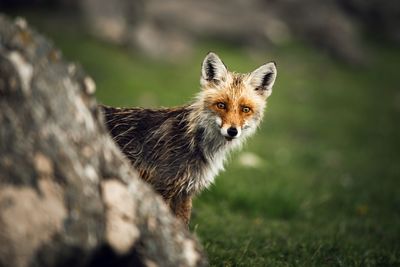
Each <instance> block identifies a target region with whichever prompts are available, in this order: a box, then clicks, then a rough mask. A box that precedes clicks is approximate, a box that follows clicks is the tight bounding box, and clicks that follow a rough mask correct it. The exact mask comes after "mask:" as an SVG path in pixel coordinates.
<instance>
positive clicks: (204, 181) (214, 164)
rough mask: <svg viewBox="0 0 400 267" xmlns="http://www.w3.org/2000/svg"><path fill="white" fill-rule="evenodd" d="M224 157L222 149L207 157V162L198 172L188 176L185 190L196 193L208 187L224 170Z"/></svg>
mask: <svg viewBox="0 0 400 267" xmlns="http://www.w3.org/2000/svg"><path fill="white" fill-rule="evenodd" d="M225 158H226V153H225V152H223V151H221V152H219V153H216V154H215V155H213V156H211V157H207V164H205V165H204V166H203V167H202V168H201V170H200V171H199V173H198V174H197V175H192V176H191V177H189V179H188V181H189V182H188V184H187V186H186V192H187V193H189V194H191V193H194V194H196V193H199V192H201V191H202V190H204V189H206V188H208V187H209V186H210V185H211V184H212V183H213V182H214V179H215V177H216V176H217V175H218V173H219V172H220V171H222V170H224V162H225Z"/></svg>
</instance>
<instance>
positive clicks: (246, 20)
mask: <svg viewBox="0 0 400 267" xmlns="http://www.w3.org/2000/svg"><path fill="white" fill-rule="evenodd" d="M0 12H2V13H6V14H8V15H10V16H12V17H17V16H22V17H25V18H26V19H27V21H28V23H29V24H30V25H31V26H33V27H34V28H35V29H37V30H38V31H39V32H41V33H44V34H45V35H46V36H47V37H48V38H50V39H51V40H53V42H54V43H55V45H56V46H57V47H59V48H60V49H61V51H62V52H63V54H64V57H65V58H66V59H67V60H68V61H74V62H79V63H80V64H81V65H83V67H84V69H85V70H86V72H87V73H89V74H90V75H91V76H92V77H93V78H94V80H95V81H96V84H97V93H96V94H97V98H98V101H99V102H101V103H104V104H108V105H114V106H144V107H159V106H174V105H181V104H183V103H186V102H188V101H191V100H192V99H193V95H194V94H195V93H196V92H197V91H198V90H199V76H200V64H201V62H202V60H203V57H204V56H205V55H206V53H207V52H208V51H214V52H216V53H217V54H219V56H220V57H221V58H222V59H223V60H224V62H225V64H226V65H227V66H228V68H229V69H231V70H235V71H238V72H250V71H252V70H254V69H255V68H257V67H258V66H259V65H261V64H263V63H265V62H267V61H271V60H274V61H276V62H277V65H278V77H277V81H276V83H275V87H274V91H273V94H272V97H271V98H269V103H268V109H267V112H266V117H265V121H264V123H263V125H262V127H261V129H260V130H259V132H258V133H257V134H256V136H255V137H254V138H251V139H250V140H249V141H248V143H247V144H246V145H245V146H244V148H243V150H241V151H240V152H237V153H235V154H233V155H232V157H231V159H230V161H229V162H228V164H226V169H227V170H226V171H225V172H223V173H222V174H220V175H219V177H218V178H217V179H216V183H215V185H213V186H212V187H211V188H210V189H209V190H208V191H207V192H204V193H202V194H201V195H200V196H198V197H197V199H196V201H195V203H194V210H193V220H192V223H191V230H192V231H193V232H195V233H196V234H197V235H198V236H199V238H200V240H201V242H202V244H203V246H204V247H205V249H206V251H207V253H208V255H209V258H210V262H211V264H212V265H213V266H400V242H399V240H400V126H399V122H400V116H399V115H400V83H399V74H398V72H399V67H400V64H399V63H400V49H399V48H400V1H396V0H386V1H384V0H326V1H318V0H304V1H295V0H232V1H222V0H213V1H212V0H204V1H195V0H170V1H162V0H148V1H144V0H137V1H133V0H114V1H108V0H30V1H28V0H0Z"/></svg>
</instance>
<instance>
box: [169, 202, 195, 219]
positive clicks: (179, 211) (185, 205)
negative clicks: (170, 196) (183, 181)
mask: <svg viewBox="0 0 400 267" xmlns="http://www.w3.org/2000/svg"><path fill="white" fill-rule="evenodd" d="M171 204H172V205H171V209H172V211H173V212H174V214H175V216H176V217H178V218H179V219H180V220H182V222H184V223H185V224H186V225H189V222H190V214H191V212H192V197H191V196H179V197H176V198H175V199H174V200H173V201H171Z"/></svg>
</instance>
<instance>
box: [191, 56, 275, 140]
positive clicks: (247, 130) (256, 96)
mask: <svg viewBox="0 0 400 267" xmlns="http://www.w3.org/2000/svg"><path fill="white" fill-rule="evenodd" d="M276 74H277V70H276V65H275V63H274V62H269V63H266V64H264V65H262V66H260V67H259V68H257V69H256V70H254V71H253V72H251V73H247V74H240V73H235V72H230V71H228V69H227V68H226V66H225V64H224V63H223V62H222V60H221V59H220V58H219V57H218V56H217V55H216V54H215V53H211V52H210V53H208V54H207V56H206V57H205V59H204V61H203V64H202V67H201V78H200V84H201V92H200V94H199V96H198V100H199V102H200V103H201V105H202V112H203V114H204V113H206V116H207V118H208V122H207V123H208V124H209V123H210V122H211V123H212V124H213V127H214V128H215V129H216V130H217V131H219V133H220V134H221V135H222V136H223V137H224V138H225V139H226V140H228V141H231V140H234V139H241V138H243V137H246V136H248V135H250V134H251V133H253V132H254V131H255V130H256V128H257V126H258V125H259V123H260V122H261V119H262V117H263V113H264V108H265V106H266V100H267V98H268V97H269V96H270V95H271V93H272V87H273V85H274V82H275V78H276ZM210 120H211V121H210Z"/></svg>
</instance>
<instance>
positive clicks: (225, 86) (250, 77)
mask: <svg viewBox="0 0 400 267" xmlns="http://www.w3.org/2000/svg"><path fill="white" fill-rule="evenodd" d="M276 76H277V69H276V63H275V62H273V61H271V62H268V63H266V64H264V65H262V66H260V67H258V68H257V69H255V70H254V71H252V72H250V73H245V74H242V73H236V72H231V71H229V70H228V69H227V67H226V65H225V64H224V63H223V62H222V60H221V59H220V58H219V56H218V55H217V54H215V53H213V52H209V53H208V54H207V55H206V57H205V58H204V60H203V62H202V65H201V75H200V92H199V93H198V94H197V95H196V96H195V98H194V100H192V101H191V102H189V103H188V104H185V105H182V106H179V107H172V108H157V109H149V108H139V107H130V108H116V107H110V106H106V105H101V110H102V112H103V114H104V117H105V123H106V127H107V129H108V131H109V133H110V135H111V137H112V138H113V140H114V141H115V142H116V144H117V145H118V146H119V148H120V149H121V151H122V152H123V154H124V155H125V156H126V157H127V158H128V160H129V161H130V162H131V164H132V166H133V167H134V169H136V170H137V172H138V173H139V176H140V178H141V179H143V180H144V181H146V182H147V183H149V184H150V185H151V186H152V187H153V189H154V190H155V191H156V192H158V193H159V194H160V195H161V196H162V198H163V199H164V201H165V203H166V204H167V205H168V206H169V208H170V209H171V211H172V212H173V213H174V215H175V216H176V217H177V218H179V219H180V220H181V221H182V222H183V223H184V224H186V225H188V224H189V222H190V216H191V210H192V199H193V197H194V196H196V195H198V194H199V193H200V192H201V191H203V190H204V189H206V188H208V187H209V186H210V185H211V184H212V183H213V181H214V178H215V177H216V176H217V175H218V173H219V172H220V171H221V170H223V169H224V163H225V161H226V159H227V156H228V155H229V153H230V152H231V151H233V150H234V149H237V148H239V147H241V145H242V144H243V143H244V141H245V140H246V139H247V138H248V137H249V136H251V135H253V134H254V133H255V131H256V129H257V128H258V127H259V125H260V123H261V121H262V119H263V116H264V110H265V107H266V104H267V99H268V98H269V96H270V95H271V93H272V87H273V85H274V83H275V79H276Z"/></svg>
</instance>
